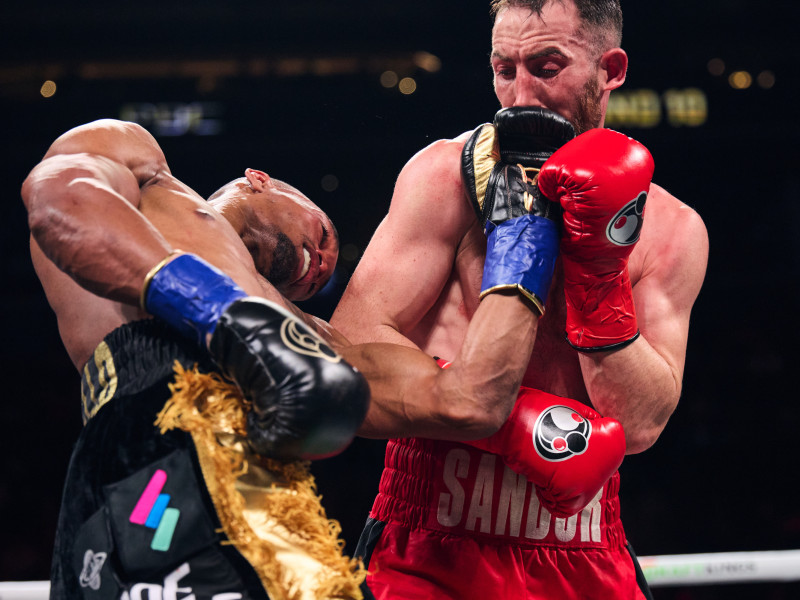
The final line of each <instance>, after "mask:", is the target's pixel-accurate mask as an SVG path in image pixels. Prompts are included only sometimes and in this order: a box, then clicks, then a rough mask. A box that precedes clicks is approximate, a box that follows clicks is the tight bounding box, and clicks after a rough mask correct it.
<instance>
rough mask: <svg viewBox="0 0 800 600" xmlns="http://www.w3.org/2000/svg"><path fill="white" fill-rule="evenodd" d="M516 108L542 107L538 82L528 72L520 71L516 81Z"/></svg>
mask: <svg viewBox="0 0 800 600" xmlns="http://www.w3.org/2000/svg"><path fill="white" fill-rule="evenodd" d="M514 106H541V102H540V100H539V94H537V92H536V80H535V79H534V78H533V77H532V76H531V75H530V73H528V72H527V71H524V70H522V71H520V72H518V73H517V77H516V79H515V80H514Z"/></svg>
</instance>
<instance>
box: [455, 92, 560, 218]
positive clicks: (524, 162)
mask: <svg viewBox="0 0 800 600" xmlns="http://www.w3.org/2000/svg"><path fill="white" fill-rule="evenodd" d="M574 137H575V129H574V128H573V127H572V124H570V122H569V121H567V120H566V119H564V118H563V117H562V116H561V115H559V114H558V113H555V112H553V111H550V110H546V109H544V108H538V107H530V106H514V107H509V108H504V109H502V110H499V111H498V112H497V114H496V115H495V117H494V123H493V124H492V123H484V124H483V125H480V126H479V127H478V128H477V129H475V131H474V132H473V133H472V135H471V136H470V138H469V139H468V140H467V143H466V144H464V149H463V151H462V153H461V174H462V179H463V181H464V186H465V188H466V190H467V194H468V195H469V198H470V201H471V204H472V207H473V208H474V209H475V212H476V213H477V214H478V218H479V219H480V221H481V224H482V225H483V226H484V231H486V233H488V232H489V231H491V229H492V226H497V225H499V224H500V223H502V222H504V221H507V220H508V219H512V218H514V217H519V216H521V215H525V214H533V215H537V216H542V217H545V218H548V219H551V220H553V221H555V222H560V220H561V217H560V206H559V205H558V203H554V202H549V201H548V200H547V199H544V198H542V197H541V194H539V190H538V188H537V187H536V183H535V177H536V175H537V174H538V173H539V169H540V168H541V166H542V165H543V164H544V162H545V161H546V160H547V159H548V158H549V157H550V155H551V154H553V152H555V151H556V150H558V148H560V147H561V146H562V145H564V144H565V143H566V142H568V141H569V140H571V139H572V138H574Z"/></svg>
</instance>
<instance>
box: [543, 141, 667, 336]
mask: <svg viewBox="0 0 800 600" xmlns="http://www.w3.org/2000/svg"><path fill="white" fill-rule="evenodd" d="M653 168H654V165H653V157H652V156H650V152H648V150H647V148H645V147H644V146H643V145H642V144H640V143H639V142H637V141H635V140H632V139H631V138H629V137H628V136H626V135H624V134H622V133H619V132H616V131H612V130H610V129H592V130H590V131H587V132H586V133H583V134H581V135H579V136H578V137H576V138H575V139H574V140H572V141H570V142H567V143H566V144H565V145H564V146H562V147H561V148H560V149H559V150H558V151H556V152H555V153H554V154H553V155H552V156H551V157H550V158H549V159H548V160H547V162H545V164H544V165H543V166H542V169H541V171H540V173H539V178H538V185H539V190H540V191H541V193H542V194H543V195H544V196H546V197H547V198H549V199H550V200H554V201H558V202H560V203H561V207H562V208H563V209H564V229H563V232H562V235H561V257H562V262H563V267H564V294H565V296H566V300H567V340H568V341H569V343H570V344H571V345H572V346H573V347H574V348H576V349H578V350H582V351H599V350H615V349H618V348H621V347H623V346H625V345H627V344H629V343H630V342H632V341H633V340H635V339H636V338H637V337H638V335H639V327H638V325H637V323H636V312H635V310H634V306H633V293H632V288H631V281H630V277H629V276H628V257H629V256H630V253H631V251H632V250H633V246H634V244H635V243H636V242H637V240H638V239H639V233H640V231H641V229H642V222H643V221H642V220H643V217H644V204H645V201H646V200H647V192H648V190H649V189H650V180H651V179H652V177H653Z"/></svg>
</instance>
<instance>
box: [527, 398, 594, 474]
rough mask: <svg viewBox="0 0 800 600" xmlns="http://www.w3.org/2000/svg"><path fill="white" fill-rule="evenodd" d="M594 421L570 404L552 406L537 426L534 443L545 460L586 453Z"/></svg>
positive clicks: (535, 426) (540, 417) (556, 460)
mask: <svg viewBox="0 0 800 600" xmlns="http://www.w3.org/2000/svg"><path fill="white" fill-rule="evenodd" d="M591 435H592V424H591V423H590V422H589V420H588V419H584V418H583V417H582V416H581V415H580V414H579V413H577V412H576V411H574V410H572V409H571V408H569V407H567V406H561V405H557V406H551V407H550V408H548V409H547V410H545V411H544V412H543V413H542V414H541V415H539V418H538V419H536V424H535V425H534V426H533V447H534V448H536V452H537V454H538V455H539V456H541V457H542V458H544V459H545V460H551V461H553V462H558V461H562V460H567V459H568V458H570V457H572V456H576V455H578V454H583V453H584V452H585V451H586V448H588V447H589V437H590V436H591Z"/></svg>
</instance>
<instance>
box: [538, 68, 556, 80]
mask: <svg viewBox="0 0 800 600" xmlns="http://www.w3.org/2000/svg"><path fill="white" fill-rule="evenodd" d="M556 75H558V69H539V77H545V78H547V77H555V76H556Z"/></svg>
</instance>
